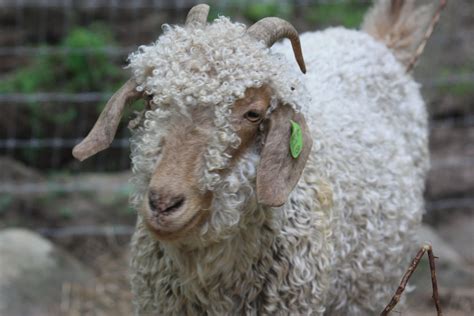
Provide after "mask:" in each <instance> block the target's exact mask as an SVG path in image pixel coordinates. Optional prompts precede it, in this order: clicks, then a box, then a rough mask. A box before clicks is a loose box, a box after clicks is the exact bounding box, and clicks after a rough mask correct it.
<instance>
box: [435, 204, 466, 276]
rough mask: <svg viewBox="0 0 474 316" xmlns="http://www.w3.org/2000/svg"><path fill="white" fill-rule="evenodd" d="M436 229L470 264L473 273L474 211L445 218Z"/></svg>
mask: <svg viewBox="0 0 474 316" xmlns="http://www.w3.org/2000/svg"><path fill="white" fill-rule="evenodd" d="M436 230H437V231H438V233H439V235H440V236H441V237H442V238H443V239H444V240H446V241H447V242H448V243H449V244H450V245H451V246H452V247H453V249H455V250H456V251H457V252H458V253H459V254H460V255H461V256H462V258H463V259H464V260H465V261H466V262H467V263H468V264H470V265H471V271H472V272H473V273H474V269H473V268H472V266H474V212H473V213H470V214H469V213H466V214H457V216H451V217H450V218H446V219H445V220H444V221H442V222H440V223H438V225H437V227H436Z"/></svg>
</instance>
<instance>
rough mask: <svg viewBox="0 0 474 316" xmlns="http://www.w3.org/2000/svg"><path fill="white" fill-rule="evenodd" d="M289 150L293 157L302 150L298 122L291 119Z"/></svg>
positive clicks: (301, 133) (300, 131)
mask: <svg viewBox="0 0 474 316" xmlns="http://www.w3.org/2000/svg"><path fill="white" fill-rule="evenodd" d="M290 122H291V136H290V152H291V156H292V157H293V158H295V159H296V158H298V156H299V155H300V154H301V151H302V150H303V131H302V130H301V126H300V124H298V123H296V122H295V121H291V120H290Z"/></svg>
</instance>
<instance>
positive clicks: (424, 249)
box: [380, 245, 443, 316]
mask: <svg viewBox="0 0 474 316" xmlns="http://www.w3.org/2000/svg"><path fill="white" fill-rule="evenodd" d="M426 252H428V259H429V262H430V270H431V283H432V286H433V300H434V301H435V305H436V311H437V312H438V316H443V313H442V311H441V305H440V303H439V294H438V282H437V280H436V269H435V262H434V259H435V258H434V255H433V248H432V247H431V245H424V246H423V247H421V249H420V250H419V251H418V253H417V254H416V256H415V258H414V259H413V261H412V262H411V264H410V266H409V267H408V269H407V271H406V272H405V274H404V275H403V277H402V280H401V281H400V285H399V286H398V288H397V291H396V292H395V294H394V295H393V297H392V299H391V300H390V302H389V303H388V305H387V306H386V307H385V309H384V310H383V311H382V313H380V316H387V315H388V314H389V313H390V312H391V311H392V309H393V308H394V307H395V305H397V304H398V302H399V301H400V297H401V296H402V294H403V292H404V291H405V288H406V285H407V283H408V280H410V277H411V276H412V274H413V272H415V270H416V267H417V266H418V264H419V263H420V261H421V258H422V257H423V255H424V254H425V253H426Z"/></svg>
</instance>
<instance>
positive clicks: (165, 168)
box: [74, 0, 432, 316]
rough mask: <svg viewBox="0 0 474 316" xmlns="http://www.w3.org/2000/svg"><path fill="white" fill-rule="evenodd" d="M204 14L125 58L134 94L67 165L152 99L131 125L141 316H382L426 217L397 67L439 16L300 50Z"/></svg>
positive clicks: (269, 28) (264, 26) (296, 43)
mask: <svg viewBox="0 0 474 316" xmlns="http://www.w3.org/2000/svg"><path fill="white" fill-rule="evenodd" d="M208 10H209V7H208V6H207V5H198V6H196V7H194V8H193V9H192V10H191V11H190V13H189V14H188V18H187V21H186V25H185V26H165V27H164V32H163V34H162V35H161V36H160V37H159V38H158V40H157V41H156V42H155V43H153V44H151V45H149V46H142V47H140V48H139V50H138V51H137V52H135V53H133V54H131V55H130V57H129V61H130V68H131V70H132V73H133V77H132V79H130V80H129V81H128V82H127V83H126V84H125V85H124V86H123V87H122V88H121V89H120V90H119V91H118V92H117V93H116V94H115V95H114V96H113V97H112V98H111V100H110V101H109V102H108V103H107V106H106V108H105V109H104V111H103V113H102V114H101V116H100V117H99V119H98V121H97V123H96V125H95V126H94V128H93V129H92V131H91V132H90V134H89V135H88V137H87V138H86V139H85V140H84V141H83V142H82V143H81V144H79V145H78V146H77V147H76V148H75V149H74V155H75V156H76V157H77V158H79V159H81V160H83V159H85V158H87V157H89V156H91V155H93V154H95V153H97V152H98V151H100V150H103V149H105V148H106V147H107V146H108V145H109V144H110V142H111V141H112V139H113V137H114V134H115V131H116V129H117V125H118V123H119V121H120V117H121V115H122V112H123V110H124V107H125V105H126V103H128V102H130V101H131V100H134V99H137V98H139V97H144V98H145V99H146V101H147V102H146V104H147V108H146V109H145V110H144V111H143V112H142V113H141V114H139V115H138V116H137V118H136V119H135V120H134V121H133V122H132V124H131V126H132V127H131V128H132V130H133V137H132V141H131V146H132V162H133V173H134V176H133V179H132V180H133V183H134V188H135V191H134V193H133V195H132V200H131V201H132V204H133V206H134V207H135V208H136V209H137V211H138V223H137V228H136V233H135V234H134V236H133V240H132V258H131V272H132V277H131V282H132V288H133V292H134V296H135V299H134V302H135V306H136V311H137V314H139V315H150V314H151V315H200V314H208V315H244V314H245V315H283V314H285V315H323V314H324V315H351V316H354V315H373V314H374V313H375V312H376V311H381V310H382V309H383V306H382V305H383V304H385V303H387V302H388V300H389V297H390V295H391V293H393V291H394V289H395V288H396V286H397V284H398V281H399V278H400V277H401V275H402V272H403V269H404V268H405V265H406V263H407V260H408V259H409V257H410V255H411V253H412V252H411V250H412V240H413V235H414V232H415V230H416V228H417V226H418V224H419V223H420V219H421V216H422V213H423V197H422V193H423V190H424V177H425V173H426V171H427V168H428V164H429V163H428V151H427V114H426V111H425V106H424V103H423V100H422V98H421V96H420V92H419V86H418V84H417V83H415V82H414V80H413V79H412V77H411V76H410V75H409V74H407V73H406V70H405V69H406V64H407V63H408V60H409V56H411V55H412V54H413V53H414V50H415V48H416V47H417V46H418V45H419V44H420V43H421V42H422V41H423V31H424V28H425V27H426V26H427V25H428V21H429V19H430V18H431V12H432V11H430V10H429V9H428V8H427V7H422V8H413V1H392V2H390V1H384V0H382V1H378V2H377V3H376V5H375V7H374V8H373V9H372V10H371V11H370V12H369V14H368V15H367V16H366V18H365V21H364V25H363V27H362V29H363V31H355V30H348V29H344V28H331V29H327V30H325V31H321V32H309V33H305V34H302V35H301V37H300V38H299V37H298V33H297V32H296V30H295V29H294V28H293V27H292V26H291V25H290V24H289V23H288V22H286V21H284V20H281V19H279V18H265V19H262V20H260V21H259V22H257V23H255V24H254V25H252V26H251V27H249V28H247V27H246V26H245V25H243V24H240V23H234V22H231V21H230V20H229V19H228V18H225V17H219V18H218V19H216V20H215V21H214V22H212V23H207V22H206V20H207V13H208ZM283 37H286V38H288V39H289V40H290V41H291V44H292V45H291V46H290V43H289V42H283V43H281V44H276V45H274V46H273V48H272V49H270V48H269V47H271V46H272V44H273V43H274V42H276V41H278V40H279V39H281V38H283ZM300 39H301V46H300ZM293 54H294V56H295V57H296V60H297V63H298V65H299V68H300V70H301V71H302V72H303V73H304V72H306V66H307V69H308V72H307V73H306V74H302V73H300V71H299V70H298V69H297V68H296V67H295V66H296V64H294V62H293V60H292V59H293V56H292V55H293ZM303 55H304V56H305V60H306V64H305V61H304V60H303Z"/></svg>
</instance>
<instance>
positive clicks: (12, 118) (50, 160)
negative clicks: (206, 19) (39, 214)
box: [0, 0, 474, 171]
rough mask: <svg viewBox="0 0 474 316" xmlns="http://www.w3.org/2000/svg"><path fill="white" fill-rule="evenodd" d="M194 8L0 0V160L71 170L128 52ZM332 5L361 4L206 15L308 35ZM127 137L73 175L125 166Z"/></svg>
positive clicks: (427, 82)
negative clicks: (272, 20)
mask: <svg viewBox="0 0 474 316" xmlns="http://www.w3.org/2000/svg"><path fill="white" fill-rule="evenodd" d="M194 4H196V1H190V0H177V1H165V0H129V1H125V0H122V1H121V0H87V1H86V0H82V1H79V0H77V1H76V0H0V19H1V20H0V21H1V22H0V27H1V28H2V30H3V31H2V32H1V35H0V59H1V60H2V63H0V71H1V75H0V106H1V114H0V155H6V156H9V157H13V158H14V159H17V160H20V161H22V162H24V163H26V164H27V165H29V166H32V167H35V168H40V169H46V170H69V171H75V170H77V169H78V168H79V164H78V163H77V162H75V161H74V160H73V158H72V157H71V149H72V147H73V146H74V145H75V144H76V143H78V142H79V141H80V139H82V137H84V136H85V135H86V134H87V132H88V130H89V128H90V127H91V126H92V125H93V123H94V121H95V119H96V117H97V115H98V113H99V112H100V109H101V107H102V106H103V104H104V103H105V101H106V100H107V98H108V97H109V96H110V95H111V93H112V92H113V90H114V88H115V87H117V86H119V85H120V83H121V82H123V80H125V77H126V75H127V74H126V71H125V70H122V69H121V68H123V66H125V65H126V57H127V55H128V54H129V53H130V52H132V51H134V50H135V49H136V48H137V45H139V44H142V43H149V42H151V41H153V40H155V39H156V38H157V37H158V35H159V33H160V32H161V27H160V26H161V25H162V24H163V23H170V24H172V23H183V20H184V18H185V16H186V13H187V11H188V10H189V8H190V7H191V6H192V5H194ZM338 5H339V6H346V7H347V6H348V5H349V6H352V7H353V8H354V10H356V11H357V10H359V11H360V12H365V10H366V9H367V7H368V6H369V5H370V1H350V0H346V1H342V0H341V1H328V0H327V1H324V0H318V1H310V0H298V1H289V0H288V1H257V2H251V1H236V0H227V1H226V0H220V1H213V2H212V3H211V7H212V8H213V9H212V10H211V18H212V17H215V16H217V15H218V14H224V15H231V16H232V17H233V18H235V19H237V20H241V21H245V22H247V23H249V22H251V21H252V19H256V18H258V16H259V14H262V11H263V12H264V13H265V14H266V15H280V16H283V17H285V18H287V19H289V20H290V21H291V22H292V23H293V24H295V25H296V26H297V27H298V29H299V30H301V31H304V30H309V29H316V26H317V22H315V21H314V20H315V18H317V17H312V16H311V12H313V10H314V8H324V7H328V6H332V7H337V6H338ZM346 7H344V8H346ZM346 9H347V8H346ZM333 11H334V12H336V10H335V9H333ZM325 12H332V11H328V10H326V11H325ZM357 12H358V11H357ZM361 16H362V14H361ZM344 19H345V17H344V15H341V14H340V15H339V16H338V15H337V14H336V15H335V19H333V21H332V22H334V23H335V24H337V23H339V22H341V20H342V22H343V23H345V22H347V23H352V22H351V20H350V19H346V20H347V21H345V20H344ZM348 21H349V22H348ZM332 22H331V21H330V22H327V23H332ZM357 23H358V22H357ZM323 24H324V23H323ZM419 81H420V82H421V83H422V84H423V86H424V87H425V89H437V88H439V87H441V86H443V87H445V86H449V85H456V84H460V83H472V82H474V74H469V73H468V74H466V73H463V74H453V75H449V76H446V77H443V78H442V79H439V78H438V79H435V78H419ZM128 118H130V113H129V114H128V115H126V118H125V119H128ZM128 137H129V134H128V131H127V129H126V124H122V127H121V128H120V130H119V131H118V133H117V139H116V140H115V141H114V142H113V144H112V146H111V149H109V150H107V151H105V152H103V153H100V154H99V155H97V156H96V157H94V158H91V159H90V160H88V161H86V162H85V163H84V164H82V165H81V167H80V168H81V170H90V171H112V170H124V169H127V168H129V149H128Z"/></svg>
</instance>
